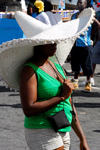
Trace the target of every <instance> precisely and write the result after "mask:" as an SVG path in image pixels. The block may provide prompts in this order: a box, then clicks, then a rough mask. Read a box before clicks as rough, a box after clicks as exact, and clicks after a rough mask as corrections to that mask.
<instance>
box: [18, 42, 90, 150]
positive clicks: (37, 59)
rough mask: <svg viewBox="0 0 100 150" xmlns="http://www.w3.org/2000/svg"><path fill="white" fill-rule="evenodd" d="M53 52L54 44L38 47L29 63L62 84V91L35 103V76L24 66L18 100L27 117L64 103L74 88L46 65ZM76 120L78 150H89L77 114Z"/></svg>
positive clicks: (74, 124)
mask: <svg viewBox="0 0 100 150" xmlns="http://www.w3.org/2000/svg"><path fill="white" fill-rule="evenodd" d="M55 52H56V44H48V45H43V46H39V47H38V49H37V50H36V53H35V54H34V57H33V58H32V59H31V60H30V61H29V62H31V63H33V64H35V65H36V66H38V67H39V68H40V69H42V70H43V71H45V72H46V73H48V74H49V75H50V76H52V77H53V78H55V79H57V80H59V81H60V82H61V83H63V87H62V91H61V93H60V94H59V95H57V96H55V97H52V98H51V99H48V100H45V101H42V102H38V101H37V76H36V74H35V72H34V70H33V69H32V68H31V67H30V66H25V67H24V68H23V70H22V72H21V76H20V98H21V104H22V108H23V112H24V114H25V115H26V116H27V117H31V116H33V115H38V114H39V113H43V112H45V111H47V110H49V109H50V108H52V107H54V106H56V105H57V104H59V103H60V102H61V101H64V100H65V99H66V98H68V97H69V96H70V95H71V93H72V91H73V90H74V86H73V84H72V83H71V82H70V80H67V79H66V80H65V81H63V79H62V78H61V77H60V76H57V75H56V74H55V72H54V70H53V69H52V67H51V66H50V65H49V64H48V60H49V57H50V56H53V55H54V54H55ZM50 63H51V64H52V66H53V67H54V68H55V66H54V64H53V63H52V62H50ZM55 69H56V68H55ZM70 103H71V104H72V102H71V98H70ZM74 109H75V108H74ZM75 111H76V109H75ZM76 119H77V122H75V120H74V118H73V121H72V128H73V130H74V131H75V133H76V134H77V136H78V137H79V139H80V150H90V149H89V147H88V144H87V141H86V137H85V135H84V133H83V130H82V128H81V125H80V122H79V119H78V116H77V113H76ZM56 150H63V146H62V147H59V148H57V149H56Z"/></svg>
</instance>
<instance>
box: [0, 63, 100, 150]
mask: <svg viewBox="0 0 100 150" xmlns="http://www.w3.org/2000/svg"><path fill="white" fill-rule="evenodd" d="M64 66H65V68H67V70H70V64H69V63H67V64H66V65H64ZM99 72H100V66H99V65H97V68H96V71H95V73H96V74H95V77H94V79H95V86H94V87H93V90H92V92H91V93H85V92H84V87H80V88H79V90H77V91H74V96H73V99H74V104H75V106H76V110H77V113H78V116H79V120H80V122H81V125H82V128H83V130H84V132H85V135H86V137H87V141H88V144H89V146H90V150H100V74H99ZM72 77H73V73H71V72H69V74H68V78H72ZM79 79H80V81H84V79H85V77H84V76H81V77H80V78H79ZM23 124H24V115H23V112H22V109H21V104H20V98H19V93H18V92H14V91H11V90H10V89H9V88H5V87H4V85H3V84H2V81H0V150H29V148H28V146H27V144H26V142H25V138H24V130H23ZM71 150H79V140H78V138H77V136H76V135H75V133H74V132H73V130H72V131H71Z"/></svg>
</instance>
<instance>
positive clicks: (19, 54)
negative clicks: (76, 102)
mask: <svg viewBox="0 0 100 150" xmlns="http://www.w3.org/2000/svg"><path fill="white" fill-rule="evenodd" d="M86 14H90V15H89V16H86V18H85V17H82V20H81V22H82V25H83V27H82V26H81V24H79V27H82V28H79V29H77V26H74V27H73V22H70V24H68V23H64V24H60V25H56V26H51V27H48V25H45V24H43V23H42V22H40V21H38V20H36V19H34V18H32V17H30V16H28V15H26V14H25V13H22V12H16V13H15V18H16V20H17V22H18V24H19V25H20V26H21V28H22V30H23V32H24V33H25V35H26V37H28V38H27V39H17V40H16V39H15V40H13V41H9V42H7V43H3V44H2V45H1V46H0V76H1V77H2V78H3V80H4V81H5V82H6V83H7V84H8V85H10V87H12V88H18V89H19V91H20V98H21V104H22V109H23V112H24V114H25V122H24V127H25V128H24V129H25V137H26V141H27V143H28V146H29V148H30V150H33V149H38V150H42V149H44V150H69V147H70V135H69V132H70V131H71V126H72V128H73V130H74V131H75V133H76V134H77V136H78V137H79V139H80V150H83V149H84V150H90V149H89V146H88V144H87V140H86V137H85V135H84V132H83V130H82V128H81V125H80V122H79V119H78V116H77V112H76V109H75V107H74V106H73V105H72V101H71V93H72V92H73V90H74V86H73V84H72V83H71V82H70V80H68V79H67V77H66V75H65V74H64V72H63V69H62V68H61V66H60V65H59V64H56V63H53V62H51V61H50V59H51V58H53V56H54V55H55V54H56V56H57V58H58V60H59V61H60V60H61V61H62V57H61V55H62V54H63V53H64V55H65V54H66V51H67V50H68V49H66V47H67V48H68V45H66V44H69V43H65V42H64V40H70V44H71V47H72V41H71V39H72V37H74V36H77V34H75V33H73V32H74V31H77V33H79V32H80V34H81V32H82V30H83V29H84V26H85V25H86V24H87V23H88V25H89V22H88V20H91V16H93V15H92V12H91V10H89V12H88V10H87V12H86ZM85 20H87V22H85ZM79 22H80V21H79V20H77V19H76V20H75V21H74V23H75V24H77V23H79ZM84 22H85V25H84V24H83V23H84ZM24 24H26V26H27V28H26V26H24ZM87 27H88V26H87ZM45 28H46V29H45ZM68 28H69V30H68ZM70 28H71V31H70ZM76 29H77V30H76ZM85 29H87V28H85ZM63 30H64V32H63ZM66 32H67V34H68V35H70V34H73V35H72V36H71V37H69V36H67V35H66V34H65V33H66ZM32 34H33V37H32V36H31V35H32ZM78 35H79V34H78ZM61 40H62V41H61ZM59 41H60V43H59V44H60V47H59V44H58V42H59ZM56 43H57V45H56ZM62 45H63V48H62ZM64 45H65V46H64ZM33 46H34V47H33ZM56 49H57V51H56ZM63 50H64V51H63ZM60 52H61V53H60ZM8 54H9V55H8ZM59 54H60V57H58V56H59ZM64 55H62V56H63V59H64ZM60 58H61V59H60ZM65 59H66V55H65ZM4 60H6V61H4ZM27 60H28V61H27ZM9 61H10V64H9V63H8V62H9ZM61 61H60V62H61ZM63 61H64V60H63ZM5 63H6V64H5ZM1 64H2V65H1ZM62 110H64V111H63V112H64V114H63V116H62V117H59V118H58V122H59V124H61V126H62V123H63V122H61V121H60V120H61V119H62V120H63V118H66V120H67V119H68V120H67V121H68V125H67V124H65V122H66V120H64V121H65V122H64V125H63V127H59V128H58V129H57V130H56V132H55V130H54V129H55V126H54V125H53V124H52V121H51V120H49V119H48V116H49V118H52V117H54V116H56V115H58V114H60V112H62ZM72 110H74V112H75V114H76V117H74V116H73V115H72ZM57 125H58V124H57Z"/></svg>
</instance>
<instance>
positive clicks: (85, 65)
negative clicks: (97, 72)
mask: <svg viewBox="0 0 100 150" xmlns="http://www.w3.org/2000/svg"><path fill="white" fill-rule="evenodd" d="M77 7H78V9H79V12H77V13H75V14H73V16H72V20H73V19H76V18H77V17H78V15H79V14H80V13H81V12H82V11H83V10H84V9H85V8H86V7H87V0H78V2H77ZM94 22H95V23H96V28H95V29H96V30H98V29H100V23H99V22H98V20H97V19H94ZM91 27H92V26H90V27H89V30H88V31H85V32H84V35H80V38H79V39H76V42H75V44H74V46H73V48H72V50H71V68H72V71H74V72H75V74H74V79H72V80H71V82H72V83H73V84H74V87H75V89H77V88H78V78H79V75H80V67H81V68H82V70H83V74H84V75H85V76H86V77H87V81H86V83H85V90H86V91H91V89H92V86H91V81H90V79H91V75H92V74H93V68H92V49H93V46H92V45H91Z"/></svg>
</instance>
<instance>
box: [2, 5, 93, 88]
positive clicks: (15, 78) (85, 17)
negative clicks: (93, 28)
mask: <svg viewBox="0 0 100 150" xmlns="http://www.w3.org/2000/svg"><path fill="white" fill-rule="evenodd" d="M21 13H22V12H21ZM18 14H19V12H18ZM25 15H26V14H25ZM94 15H95V12H94V10H93V9H92V8H88V9H85V10H84V11H83V12H82V13H81V14H80V15H79V18H78V19H75V20H72V21H69V22H66V23H62V24H59V25H55V26H51V27H48V28H46V29H45V30H44V29H43V31H41V32H40V33H38V34H36V35H35V36H33V37H30V38H26V39H14V40H12V41H8V42H5V43H3V44H2V45H0V77H1V78H2V79H3V81H4V82H5V83H6V85H7V86H9V87H11V88H12V89H19V75H20V72H21V69H22V67H23V66H24V64H25V62H26V61H27V60H28V59H29V58H31V57H32V56H33V49H34V48H33V47H34V46H37V45H44V44H50V43H57V51H56V56H57V58H58V60H59V62H60V64H61V65H63V64H64V61H65V60H66V58H67V55H68V54H69V52H70V50H71V48H72V46H73V44H74V42H75V40H76V38H79V35H80V34H84V31H85V30H88V27H90V25H91V23H93V18H94ZM33 19H34V18H33ZM19 25H20V24H19ZM23 32H24V31H23ZM50 59H51V61H53V62H56V63H57V60H56V58H55V56H53V57H51V58H50Z"/></svg>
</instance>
